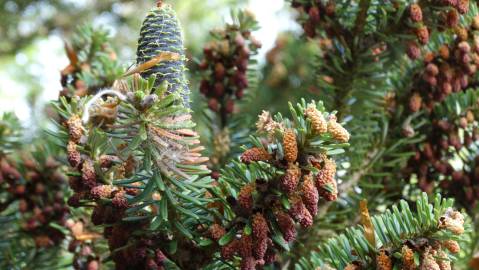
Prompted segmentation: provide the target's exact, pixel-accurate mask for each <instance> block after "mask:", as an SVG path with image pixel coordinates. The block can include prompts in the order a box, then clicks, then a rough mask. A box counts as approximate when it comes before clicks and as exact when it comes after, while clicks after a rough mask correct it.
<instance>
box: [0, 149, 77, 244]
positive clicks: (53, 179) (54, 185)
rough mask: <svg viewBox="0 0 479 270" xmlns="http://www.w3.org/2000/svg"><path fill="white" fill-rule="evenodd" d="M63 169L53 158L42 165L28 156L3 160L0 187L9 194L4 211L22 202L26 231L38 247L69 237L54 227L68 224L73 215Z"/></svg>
mask: <svg viewBox="0 0 479 270" xmlns="http://www.w3.org/2000/svg"><path fill="white" fill-rule="evenodd" d="M59 167H60V163H58V162H57V161H55V160H54V159H53V158H52V157H48V158H46V159H45V160H44V161H42V162H40V161H37V160H35V159H33V158H32V157H24V158H23V161H22V162H13V161H9V160H8V159H7V158H0V187H1V189H2V190H4V191H7V192H8V196H7V200H6V201H5V203H2V204H1V208H0V210H1V211H3V210H4V209H6V208H7V207H9V206H10V204H12V203H14V202H18V207H19V211H20V213H21V220H22V221H21V222H22V224H21V226H22V229H23V230H24V231H25V232H26V233H27V234H28V235H31V237H32V238H33V239H34V241H35V244H36V246H37V247H38V248H45V247H51V246H55V245H59V244H60V243H61V241H62V240H63V239H64V238H65V235H64V233H63V232H62V231H60V230H58V229H57V228H55V227H53V226H50V225H51V224H53V223H57V224H60V225H62V224H64V223H65V222H66V219H67V217H68V216H69V210H68V207H67V205H66V204H65V201H64V193H63V191H64V189H65V186H66V179H65V176H64V175H63V174H62V173H61V172H60V170H59Z"/></svg>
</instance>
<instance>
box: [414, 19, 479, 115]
mask: <svg viewBox="0 0 479 270" xmlns="http://www.w3.org/2000/svg"><path fill="white" fill-rule="evenodd" d="M477 37H478V36H477V34H476V29H474V28H473V26H471V27H470V28H468V29H467V31H466V35H465V37H461V36H460V35H456V39H455V41H454V42H453V43H452V44H451V45H448V44H443V45H442V46H440V47H439V49H438V50H437V51H436V52H430V53H428V54H426V56H425V58H424V72H423V74H422V75H421V78H418V80H419V83H418V85H416V86H415V90H414V91H413V93H412V94H411V99H410V103H409V109H410V110H411V111H412V112H416V111H418V110H419V109H421V108H422V107H424V108H426V109H428V110H432V108H433V107H434V105H435V103H436V102H441V101H443V100H444V99H445V98H446V97H447V96H448V95H450V94H451V93H453V92H459V91H461V90H464V89H466V88H468V87H469V86H470V83H469V81H470V80H471V79H472V78H473V77H474V76H475V74H477V67H478V65H479V40H478V39H477Z"/></svg>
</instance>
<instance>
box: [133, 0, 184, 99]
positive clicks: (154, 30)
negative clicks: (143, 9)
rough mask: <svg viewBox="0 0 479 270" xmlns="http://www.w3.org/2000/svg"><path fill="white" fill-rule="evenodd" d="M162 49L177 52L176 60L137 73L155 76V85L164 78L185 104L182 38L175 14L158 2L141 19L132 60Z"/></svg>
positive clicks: (149, 56)
mask: <svg viewBox="0 0 479 270" xmlns="http://www.w3.org/2000/svg"><path fill="white" fill-rule="evenodd" d="M163 52H172V53H177V54H179V55H180V59H179V60H166V61H160V62H159V63H157V64H156V65H154V66H153V67H151V68H149V69H146V70H144V71H142V72H141V73H140V74H141V76H142V77H143V78H149V77H150V76H155V77H156V82H155V86H157V87H158V86H159V85H160V84H162V83H163V82H164V81H165V80H166V81H167V82H168V83H169V86H168V92H170V93H179V94H180V95H181V96H182V98H183V105H184V106H186V107H189V93H190V90H189V87H188V81H187V80H186V75H185V71H186V67H185V60H186V57H185V49H184V47H183V37H182V34H181V28H180V23H179V21H178V19H177V17H176V13H175V11H174V10H173V9H172V8H171V7H170V6H169V5H167V4H159V5H158V7H155V8H153V9H151V10H150V12H149V13H148V15H147V16H146V18H145V20H144V21H143V25H142V27H141V30H140V38H139V40H138V49H137V52H136V55H137V58H136V62H137V64H142V63H145V62H148V61H150V60H152V59H153V58H155V57H157V56H158V55H159V54H161V53H163Z"/></svg>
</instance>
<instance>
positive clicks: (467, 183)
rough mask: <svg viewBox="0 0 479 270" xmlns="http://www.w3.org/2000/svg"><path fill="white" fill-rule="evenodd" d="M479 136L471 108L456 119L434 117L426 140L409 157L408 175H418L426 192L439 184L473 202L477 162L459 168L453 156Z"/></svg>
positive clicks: (477, 190) (478, 191)
mask: <svg viewBox="0 0 479 270" xmlns="http://www.w3.org/2000/svg"><path fill="white" fill-rule="evenodd" d="M478 139H479V130H477V126H476V122H475V116H474V113H473V112H472V111H467V112H466V113H465V115H463V116H461V117H459V118H458V119H457V120H455V121H454V122H452V121H447V120H445V119H441V120H434V121H433V122H432V126H431V131H430V133H429V135H428V137H427V138H426V142H425V143H424V144H423V145H422V146H420V147H416V148H415V151H416V155H414V156H413V157H411V158H410V159H409V161H408V165H407V168H406V169H405V170H404V173H405V175H406V177H407V179H409V178H411V177H412V175H415V176H416V177H417V179H418V182H419V186H420V187H421V189H423V190H424V191H426V192H432V190H433V189H434V187H435V184H439V186H440V187H441V188H442V189H444V191H445V192H447V193H448V194H450V195H451V196H454V197H455V198H457V200H458V201H459V202H461V203H463V205H468V206H471V205H473V204H474V202H475V201H476V200H475V198H476V197H477V195H478V194H479V185H478V184H477V183H476V181H475V179H477V177H476V176H475V175H476V174H475V166H476V165H475V163H474V162H472V163H473V168H469V165H468V166H464V167H463V168H462V169H460V170H455V169H454V168H453V166H452V165H451V164H450V159H451V158H453V157H454V154H455V153H459V152H460V151H462V150H463V149H467V148H469V147H470V146H471V145H472V144H473V143H474V142H475V141H477V140H478ZM464 162H466V163H471V162H470V161H464ZM439 179H440V180H439ZM438 181H440V182H439V183H438Z"/></svg>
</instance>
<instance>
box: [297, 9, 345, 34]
mask: <svg viewBox="0 0 479 270" xmlns="http://www.w3.org/2000/svg"><path fill="white" fill-rule="evenodd" d="M291 6H292V7H293V8H295V9H297V10H298V11H299V13H300V14H301V15H304V17H305V18H306V19H305V20H304V21H303V22H302V24H301V25H302V27H303V30H304V33H305V34H306V36H308V37H310V38H315V37H316V36H317V34H318V31H317V26H318V25H324V28H325V29H328V28H329V26H328V20H327V19H326V18H327V17H330V18H332V17H334V16H335V12H336V4H335V1H332V0H329V1H327V2H326V3H324V1H319V0H314V1H308V2H306V3H305V1H296V0H293V1H292V2H291Z"/></svg>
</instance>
